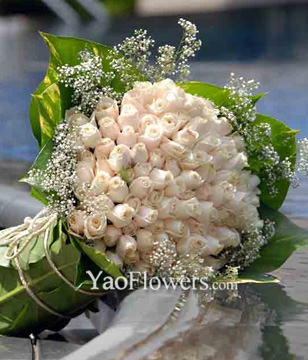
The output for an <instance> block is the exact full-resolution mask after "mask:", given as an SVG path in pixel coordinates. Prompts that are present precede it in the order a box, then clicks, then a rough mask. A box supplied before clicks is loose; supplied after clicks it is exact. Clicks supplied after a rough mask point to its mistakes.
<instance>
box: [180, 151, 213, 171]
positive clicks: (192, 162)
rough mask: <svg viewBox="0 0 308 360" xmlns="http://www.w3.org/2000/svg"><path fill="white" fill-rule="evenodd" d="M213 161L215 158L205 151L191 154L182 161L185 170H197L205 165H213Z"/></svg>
mask: <svg viewBox="0 0 308 360" xmlns="http://www.w3.org/2000/svg"><path fill="white" fill-rule="evenodd" d="M212 160H213V157H212V156H211V155H209V154H207V153H206V152H204V151H194V152H190V153H188V154H187V156H186V157H185V158H184V159H183V160H181V168H182V169H183V170H196V169H197V168H198V167H200V166H202V165H204V164H209V163H211V161H212Z"/></svg>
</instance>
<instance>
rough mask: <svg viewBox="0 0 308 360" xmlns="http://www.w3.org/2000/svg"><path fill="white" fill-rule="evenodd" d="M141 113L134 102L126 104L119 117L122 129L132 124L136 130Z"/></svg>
mask: <svg viewBox="0 0 308 360" xmlns="http://www.w3.org/2000/svg"><path fill="white" fill-rule="evenodd" d="M138 121H139V113H138V110H137V109H136V108H135V106H134V105H132V104H124V105H123V106H122V108H121V114H120V116H119V117H118V124H119V125H120V128H121V129H124V128H125V126H132V127H133V128H134V130H137V128H138Z"/></svg>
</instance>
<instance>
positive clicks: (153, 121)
mask: <svg viewBox="0 0 308 360" xmlns="http://www.w3.org/2000/svg"><path fill="white" fill-rule="evenodd" d="M159 122H160V120H159V118H158V117H157V116H155V115H151V114H146V115H144V116H142V118H141V120H140V124H139V132H140V133H144V131H145V129H146V128H147V127H148V126H149V125H157V124H158V123H159Z"/></svg>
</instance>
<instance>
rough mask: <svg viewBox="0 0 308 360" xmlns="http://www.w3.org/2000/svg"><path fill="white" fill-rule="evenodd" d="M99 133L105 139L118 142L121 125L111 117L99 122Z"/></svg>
mask: <svg viewBox="0 0 308 360" xmlns="http://www.w3.org/2000/svg"><path fill="white" fill-rule="evenodd" d="M98 124H99V131H100V133H101V135H102V137H104V138H110V139H111V140H116V139H117V138H118V136H119V134H120V128H119V125H118V124H117V123H116V121H115V120H114V119H113V118H111V117H104V118H102V119H100V121H99V123H98Z"/></svg>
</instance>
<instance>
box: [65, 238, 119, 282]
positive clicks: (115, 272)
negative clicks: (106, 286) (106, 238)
mask: <svg viewBox="0 0 308 360" xmlns="http://www.w3.org/2000/svg"><path fill="white" fill-rule="evenodd" d="M70 239H71V241H72V242H73V243H75V246H77V247H79V248H80V249H81V251H82V252H83V253H84V254H86V255H87V257H88V258H89V259H90V260H92V261H93V263H94V264H96V265H97V266H98V267H99V268H100V269H102V270H104V271H105V272H106V273H107V274H109V275H111V276H113V277H115V278H116V277H118V276H122V273H121V271H120V270H119V268H118V267H117V266H116V265H115V264H114V262H113V261H111V260H110V259H108V258H107V256H106V255H105V253H103V252H101V251H99V250H97V249H95V248H93V247H92V246H89V245H87V244H85V243H84V242H83V241H80V240H79V239H77V238H76V237H74V236H72V235H70Z"/></svg>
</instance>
